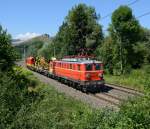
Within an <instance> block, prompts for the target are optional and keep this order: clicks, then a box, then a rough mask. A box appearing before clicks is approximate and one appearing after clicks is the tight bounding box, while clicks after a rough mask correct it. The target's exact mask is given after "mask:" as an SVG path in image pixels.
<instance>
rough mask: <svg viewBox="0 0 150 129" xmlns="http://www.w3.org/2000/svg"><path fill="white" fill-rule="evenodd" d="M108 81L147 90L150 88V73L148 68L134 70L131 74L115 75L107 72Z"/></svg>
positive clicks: (106, 78)
mask: <svg viewBox="0 0 150 129" xmlns="http://www.w3.org/2000/svg"><path fill="white" fill-rule="evenodd" d="M104 78H105V80H106V83H112V84H117V85H122V86H126V87H129V88H133V89H136V90H139V91H145V90H147V88H150V73H149V70H148V69H147V68H144V69H140V70H133V71H132V72H131V73H130V74H126V75H121V76H113V75H110V74H105V76H104Z"/></svg>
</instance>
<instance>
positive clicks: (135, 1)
mask: <svg viewBox="0 0 150 129" xmlns="http://www.w3.org/2000/svg"><path fill="white" fill-rule="evenodd" d="M137 2H139V0H134V1H132V2H131V3H129V4H126V5H127V6H131V5H133V4H135V3H137ZM111 15H112V12H111V13H108V14H107V15H105V16H103V17H102V18H101V19H100V20H103V19H105V18H107V17H109V16H111Z"/></svg>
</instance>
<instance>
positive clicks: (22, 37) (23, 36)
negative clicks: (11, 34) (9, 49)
mask: <svg viewBox="0 0 150 129" xmlns="http://www.w3.org/2000/svg"><path fill="white" fill-rule="evenodd" d="M39 35H40V34H38V33H31V32H27V33H25V34H18V35H17V36H16V37H15V39H20V40H28V39H31V38H34V37H37V36H39Z"/></svg>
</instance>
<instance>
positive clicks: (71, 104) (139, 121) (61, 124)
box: [0, 68, 150, 129]
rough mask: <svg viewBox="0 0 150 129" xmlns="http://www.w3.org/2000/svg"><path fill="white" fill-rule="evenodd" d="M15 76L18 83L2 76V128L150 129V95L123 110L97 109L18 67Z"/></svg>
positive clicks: (0, 111)
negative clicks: (60, 91) (66, 94)
mask: <svg viewBox="0 0 150 129" xmlns="http://www.w3.org/2000/svg"><path fill="white" fill-rule="evenodd" d="M12 76H13V77H15V79H14V80H15V81H14V80H12V79H11V77H10V74H9V76H7V75H6V76H5V75H4V74H3V75H2V76H1V78H0V82H1V83H0V88H1V89H2V92H1V94H0V98H2V99H0V101H1V104H2V105H0V107H1V108H0V123H1V124H0V128H1V129H8V128H9V129H14V128H15V129H20V128H21V129H29V128H32V129H94V128H95V129H96V128H97V129H122V128H124V129H129V128H135V129H136V128H138V129H140V128H141V129H142V128H144V129H149V127H150V116H149V113H150V108H149V107H150V101H149V99H150V98H149V96H147V97H144V98H141V99H138V100H134V101H129V102H127V103H126V104H125V105H122V106H121V107H120V111H119V112H112V111H108V110H96V109H92V108H90V107H89V106H88V105H86V104H83V103H81V102H80V101H77V100H74V99H73V98H70V97H67V96H65V95H64V94H62V93H58V92H57V91H56V90H55V89H54V88H53V87H51V86H49V85H45V84H43V83H41V82H39V81H38V80H37V79H36V78H35V77H34V76H33V74H32V73H31V72H29V71H26V70H24V69H19V70H18V68H17V69H16V70H15V74H13V75H12ZM8 80H11V81H8ZM6 82H7V83H6ZM4 102H5V103H4Z"/></svg>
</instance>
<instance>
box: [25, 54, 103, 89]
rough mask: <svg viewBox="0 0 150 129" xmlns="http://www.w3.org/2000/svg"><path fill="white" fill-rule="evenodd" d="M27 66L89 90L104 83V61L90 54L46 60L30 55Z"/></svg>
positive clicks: (98, 87)
mask: <svg viewBox="0 0 150 129" xmlns="http://www.w3.org/2000/svg"><path fill="white" fill-rule="evenodd" d="M26 66H27V68H29V69H31V70H33V71H36V72H38V73H40V74H43V75H45V76H48V77H50V78H53V79H56V80H58V81H60V82H62V83H65V84H68V85H69V86H72V87H74V88H76V89H79V90H82V91H83V92H88V91H91V90H97V89H100V87H101V86H103V85H104V78H103V74H104V70H103V63H102V62H100V61H96V60H94V59H92V58H91V57H90V56H67V57H65V58H63V59H60V60H56V58H53V59H52V60H51V61H49V62H46V61H45V59H44V58H40V59H39V58H34V57H28V58H27V59H26Z"/></svg>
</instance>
